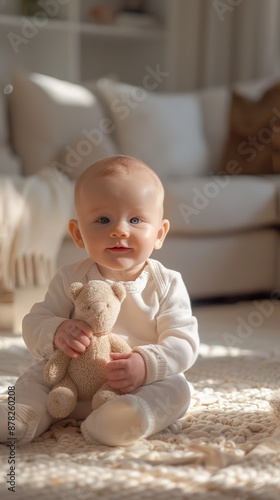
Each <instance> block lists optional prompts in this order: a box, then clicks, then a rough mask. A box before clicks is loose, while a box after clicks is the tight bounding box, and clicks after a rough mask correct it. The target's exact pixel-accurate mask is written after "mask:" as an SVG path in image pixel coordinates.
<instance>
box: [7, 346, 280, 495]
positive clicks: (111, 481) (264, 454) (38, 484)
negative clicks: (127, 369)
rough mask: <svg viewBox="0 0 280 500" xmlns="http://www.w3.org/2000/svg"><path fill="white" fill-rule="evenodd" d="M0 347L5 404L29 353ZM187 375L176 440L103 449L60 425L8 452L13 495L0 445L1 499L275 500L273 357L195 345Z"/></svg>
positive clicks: (278, 365) (69, 424)
mask: <svg viewBox="0 0 280 500" xmlns="http://www.w3.org/2000/svg"><path fill="white" fill-rule="evenodd" d="M0 351H1V354H0V362H1V368H0V388H2V392H3V396H2V398H5V394H4V390H5V388H6V387H7V385H8V384H10V383H13V382H14V381H15V379H16V376H17V375H18V373H19V371H22V369H24V368H25V367H26V366H27V365H28V362H29V355H28V354H27V352H26V350H25V348H24V347H23V345H22V341H21V339H20V338H19V337H14V338H12V337H10V338H8V337H7V338H1V340H0ZM19 367H20V368H19ZM188 379H189V380H190V381H191V382H192V384H193V386H194V390H195V392H194V395H193V400H192V405H191V408H190V410H189V412H188V413H187V414H186V415H185V416H184V417H183V418H182V419H181V422H182V426H183V429H182V432H181V433H180V434H177V435H174V434H171V433H160V434H157V435H154V436H152V437H150V438H149V439H144V440H141V441H137V442H136V443H134V444H133V445H131V446H128V447H116V448H110V447H106V446H94V445H87V444H86V443H85V442H84V440H83V438H82V436H81V434H80V430H79V422H77V421H74V420H69V419H68V420H65V421H62V422H60V423H59V424H56V425H55V426H53V427H52V428H51V429H50V430H49V431H48V432H46V433H45V434H43V435H42V436H40V437H39V438H37V440H36V441H35V442H34V443H32V444H30V445H28V446H25V447H22V448H17V450H16V465H15V467H16V470H15V472H16V493H15V494H14V495H13V494H12V493H11V492H10V491H8V485H7V483H6V481H7V476H6V474H7V472H8V468H9V465H8V457H9V449H8V448H7V447H6V446H0V471H1V473H0V478H1V480H0V496H1V499H6V498H7V499H8V498H16V499H19V500H21V499H26V500H31V499H38V498H40V499H42V500H43V499H51V498H52V499H64V498H65V499H67V500H75V499H76V498H79V499H81V500H89V499H92V498H104V499H123V498H127V499H139V500H140V499H143V498H152V499H161V500H164V499H166V500H169V499H170V498H172V499H183V498H184V499H195V500H196V499H198V500H199V499H224V498H227V499H234V500H246V499H264V500H270V499H271V500H274V499H275V500H276V499H277V500H278V499H279V498H280V473H279V471H280V396H279V387H280V359H279V357H277V356H273V355H265V354H263V355H261V354H259V355H255V356H253V355H248V353H246V352H245V353H244V352H241V351H240V352H239V351H238V350H237V349H235V350H234V349H227V348H222V347H218V346H217V347H209V346H206V345H203V346H202V348H201V355H200V356H199V359H198V361H197V363H196V364H195V366H194V367H193V368H192V369H191V370H190V371H189V372H188ZM11 495H13V496H11Z"/></svg>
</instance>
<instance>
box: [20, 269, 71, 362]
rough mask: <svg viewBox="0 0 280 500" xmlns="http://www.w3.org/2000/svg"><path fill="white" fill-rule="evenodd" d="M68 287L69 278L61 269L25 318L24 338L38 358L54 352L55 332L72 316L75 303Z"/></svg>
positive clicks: (23, 325) (46, 356)
mask: <svg viewBox="0 0 280 500" xmlns="http://www.w3.org/2000/svg"><path fill="white" fill-rule="evenodd" d="M68 288H69V278H68V276H67V273H66V271H64V270H63V269H61V270H60V271H58V272H57V274H56V275H55V276H54V277H53V279H52V280H51V282H50V285H49V288H48V291H47V293H46V295H45V298H44V300H43V301H42V302H38V303H36V304H34V306H33V307H32V309H31V311H30V312H29V313H28V314H27V315H26V316H25V317H24V318H23V323H22V335H23V339H24V341H25V343H26V345H27V347H28V349H29V351H30V352H31V354H33V355H34V356H35V357H36V358H39V359H42V358H48V357H49V356H50V355H51V354H52V353H53V352H54V345H53V339H54V334H55V332H56V330H57V328H58V327H59V325H60V324H61V323H62V322H63V321H65V320H66V319H69V318H71V314H72V311H73V304H72V302H71V300H70V298H69V296H68Z"/></svg>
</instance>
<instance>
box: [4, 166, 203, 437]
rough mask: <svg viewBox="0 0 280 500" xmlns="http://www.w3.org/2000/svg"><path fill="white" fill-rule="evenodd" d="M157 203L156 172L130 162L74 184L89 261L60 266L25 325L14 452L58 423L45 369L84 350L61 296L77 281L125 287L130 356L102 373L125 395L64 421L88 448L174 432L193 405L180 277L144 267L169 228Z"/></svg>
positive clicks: (194, 338)
mask: <svg viewBox="0 0 280 500" xmlns="http://www.w3.org/2000/svg"><path fill="white" fill-rule="evenodd" d="M163 201H164V189H163V186H162V183H161V181H160V179H159V178H158V176H157V175H156V173H155V172H154V171H153V170H152V169H151V168H150V167H148V166H147V165H146V164H144V163H143V162H141V161H139V160H137V159H135V158H132V157H127V156H113V157H110V158H106V159H103V160H101V161H99V162H97V163H95V164H94V165H92V166H91V167H89V168H88V169H87V170H86V171H85V172H84V173H82V174H81V176H80V177H79V178H78V180H77V182H76V187H75V216H76V219H72V220H70V222H69V230H70V233H71V236H72V238H73V240H74V242H75V244H76V245H77V246H78V247H79V248H85V249H86V251H87V254H88V256H89V257H88V258H87V259H85V260H82V261H80V262H77V263H75V264H71V265H68V266H65V267H63V268H61V269H60V270H59V271H58V272H57V274H56V275H55V276H54V278H53V279H52V281H51V283H50V286H49V289H48V291H47V293H46V296H45V299H44V300H43V302H41V303H37V304H35V305H34V306H33V308H32V309H31V311H30V313H29V314H27V316H25V318H24V320H23V337H24V340H25V342H26V345H27V347H28V348H29V350H30V352H31V353H32V354H33V355H34V356H35V357H37V358H39V361H38V362H37V363H36V364H34V365H32V366H31V367H30V368H29V369H28V370H27V371H26V372H25V373H24V374H23V375H21V376H20V377H19V379H18V381H17V383H16V394H17V413H16V436H17V442H18V444H25V443H28V442H30V441H31V440H32V439H34V437H36V436H39V435H40V434H41V433H43V432H44V431H46V430H47V429H48V428H49V426H50V425H51V424H52V423H54V422H55V421H56V419H54V418H53V417H52V416H51V415H50V414H49V413H48V411H47V408H46V398H47V395H48V392H49V390H50V386H49V385H48V383H46V382H45V380H44V378H43V367H44V364H45V363H46V359H47V358H48V357H49V356H50V355H51V354H52V353H53V351H54V349H61V350H62V351H63V352H64V353H66V354H68V355H69V356H70V357H72V358H78V357H79V356H80V355H81V354H82V353H83V352H84V351H85V349H86V348H87V346H88V345H89V342H90V337H91V335H92V332H91V329H90V327H89V325H87V323H85V322H84V321H79V320H75V319H71V318H72V315H73V307H74V306H73V303H72V301H71V299H70V297H69V294H68V288H69V285H70V284H71V283H72V282H74V281H81V282H82V283H87V282H88V281H89V280H92V279H99V280H100V279H101V280H106V281H108V282H109V283H111V282H113V281H121V282H122V283H123V284H124V286H125V288H126V298H125V300H124V302H123V303H122V306H121V311H120V314H119V317H118V319H117V322H116V324H115V326H114V333H115V334H118V335H120V336H121V337H123V338H124V339H125V340H126V341H127V342H128V343H129V345H130V346H131V347H132V351H131V352H129V353H115V354H112V355H111V361H110V362H108V363H107V365H106V377H107V381H108V384H109V385H110V386H111V387H112V388H113V389H118V390H119V391H120V392H121V393H122V395H121V396H120V397H119V398H117V399H114V400H111V401H108V402H107V403H105V404H104V405H103V406H101V407H100V408H98V409H97V410H95V411H94V412H92V410H91V406H90V401H85V402H78V405H77V407H76V409H75V410H74V412H73V413H72V414H71V417H73V418H77V419H79V420H82V424H81V432H82V434H83V436H84V438H85V440H86V441H87V442H88V443H96V442H98V443H102V444H105V445H109V446H116V445H127V444H130V443H132V442H133V441H135V440H136V439H140V438H144V437H147V436H150V435H152V434H154V433H157V432H159V431H162V430H164V429H166V428H169V430H171V431H172V432H179V431H180V422H176V421H177V419H179V418H180V417H182V416H183V415H184V413H185V412H186V410H187V409H188V406H189V404H190V399H191V396H190V388H189V384H188V382H187V380H186V378H185V376H184V375H183V372H185V371H186V370H188V368H190V367H191V366H192V364H193V363H194V362H195V360H196V358H197V354H198V345H199V337H198V331H197V321H196V319H195V317H194V316H192V312H191V306H190V300H189V296H188V293H187V290H186V288H185V285H184V283H183V280H182V278H181V275H180V274H179V273H178V272H175V271H172V270H169V269H166V268H165V267H164V266H163V265H162V264H160V263H159V262H158V261H156V260H153V259H150V255H151V253H152V252H153V250H154V249H159V248H161V246H162V244H163V242H164V239H165V237H166V234H167V232H168V230H169V221H168V220H167V219H164V218H163ZM61 404H63V402H62V403H61ZM0 425H1V431H0V441H2V442H3V441H4V440H5V437H6V434H7V432H6V429H7V413H6V411H5V409H4V405H3V403H2V405H1V407H0ZM2 429H5V433H4V435H3V431H2Z"/></svg>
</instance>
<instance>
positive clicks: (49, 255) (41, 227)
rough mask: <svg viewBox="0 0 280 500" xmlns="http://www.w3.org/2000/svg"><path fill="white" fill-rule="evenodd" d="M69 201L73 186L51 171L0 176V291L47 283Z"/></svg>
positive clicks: (70, 208) (70, 207)
mask: <svg viewBox="0 0 280 500" xmlns="http://www.w3.org/2000/svg"><path fill="white" fill-rule="evenodd" d="M72 200H73V183H72V182H71V181H70V180H69V179H68V178H67V177H65V176H64V175H62V174H61V173H60V172H58V171H57V170H56V169H54V168H45V169H43V170H41V171H40V172H39V173H38V174H37V175H32V176H29V177H21V176H13V177H12V176H0V290H1V289H2V290H3V289H4V290H9V291H11V290H13V289H14V287H15V286H19V287H23V286H32V285H38V286H40V285H45V284H46V283H47V282H48V281H49V280H50V278H51V277H52V275H53V273H54V271H55V264H56V258H57V254H58V251H59V248H60V245H61V242H62V239H63V238H64V236H65V234H66V231H67V222H68V220H69V218H70V217H71V216H72V212H73V201H72Z"/></svg>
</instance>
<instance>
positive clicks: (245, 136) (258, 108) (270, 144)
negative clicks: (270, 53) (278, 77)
mask: <svg viewBox="0 0 280 500" xmlns="http://www.w3.org/2000/svg"><path fill="white" fill-rule="evenodd" d="M229 120H230V123H229V133H228V139H227V141H226V144H225V151H224V154H223V156H222V160H221V165H220V169H221V171H224V172H225V173H228V174H230V173H232V172H231V169H230V168H228V166H229V165H230V164H232V162H234V163H235V165H236V167H238V168H235V170H234V173H238V174H269V173H280V83H279V82H278V83H276V84H274V85H273V86H272V87H270V88H269V89H268V90H266V92H265V93H264V94H263V95H262V96H261V98H260V99H251V98H248V97H245V96H242V95H239V94H238V93H236V92H233V94H232V103H231V109H230V118H229Z"/></svg>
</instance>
